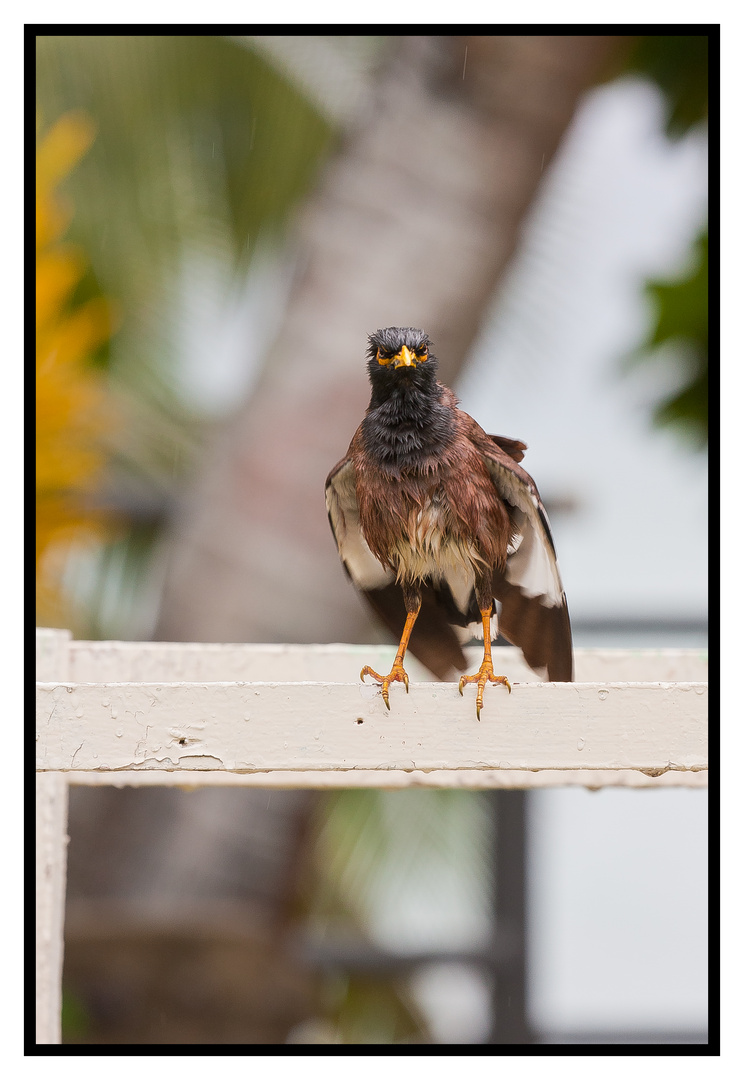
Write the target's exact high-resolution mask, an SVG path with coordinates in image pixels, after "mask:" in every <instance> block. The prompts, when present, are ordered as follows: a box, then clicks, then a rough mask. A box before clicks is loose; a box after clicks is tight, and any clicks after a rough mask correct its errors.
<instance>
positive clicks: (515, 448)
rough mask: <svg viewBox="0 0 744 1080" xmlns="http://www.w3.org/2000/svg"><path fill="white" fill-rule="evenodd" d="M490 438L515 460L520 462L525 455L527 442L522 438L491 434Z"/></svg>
mask: <svg viewBox="0 0 744 1080" xmlns="http://www.w3.org/2000/svg"><path fill="white" fill-rule="evenodd" d="M488 438H489V439H490V440H491V441H492V442H495V443H496V445H497V446H498V447H500V449H501V450H504V451H506V453H507V454H508V455H509V457H510V458H511V459H512V460H513V461H516V462H520V461H521V460H522V458H523V457H524V452H525V450H526V449H527V443H523V442H522V440H521V439H509V438H507V436H506V435H489V436H488Z"/></svg>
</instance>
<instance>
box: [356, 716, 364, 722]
mask: <svg viewBox="0 0 744 1080" xmlns="http://www.w3.org/2000/svg"><path fill="white" fill-rule="evenodd" d="M354 723H355V724H363V723H364V720H362V718H361V716H357V718H356V720H355V721H354Z"/></svg>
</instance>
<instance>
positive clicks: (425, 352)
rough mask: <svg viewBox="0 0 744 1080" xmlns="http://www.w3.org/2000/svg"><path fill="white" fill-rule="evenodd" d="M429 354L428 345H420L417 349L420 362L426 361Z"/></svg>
mask: <svg viewBox="0 0 744 1080" xmlns="http://www.w3.org/2000/svg"><path fill="white" fill-rule="evenodd" d="M428 352H429V350H428V349H427V347H426V345H419V346H418V348H417V349H416V356H417V357H418V358H419V360H426V357H427V355H428Z"/></svg>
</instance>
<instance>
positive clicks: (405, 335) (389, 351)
mask: <svg viewBox="0 0 744 1080" xmlns="http://www.w3.org/2000/svg"><path fill="white" fill-rule="evenodd" d="M436 367H437V360H436V357H435V356H434V355H433V353H432V352H431V341H430V340H429V335H428V334H426V333H425V332H424V331H423V330H417V329H415V327H413V326H388V327H386V328H385V329H384V330H376V331H375V332H374V334H370V335H369V348H368V349H367V370H368V371H369V377H370V381H371V383H372V389H373V396H381V397H383V398H385V397H388V396H389V395H390V394H391V393H394V392H395V391H396V390H397V389H399V388H400V389H402V388H403V387H411V389H416V390H419V391H424V392H426V391H427V390H428V389H430V388H432V387H433V386H434V385H435V383H436V375H435V373H436Z"/></svg>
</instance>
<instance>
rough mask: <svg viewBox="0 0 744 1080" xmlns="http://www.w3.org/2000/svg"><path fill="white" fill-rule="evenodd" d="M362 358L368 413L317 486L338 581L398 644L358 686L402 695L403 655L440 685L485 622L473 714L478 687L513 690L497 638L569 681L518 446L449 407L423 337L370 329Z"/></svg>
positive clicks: (546, 540)
mask: <svg viewBox="0 0 744 1080" xmlns="http://www.w3.org/2000/svg"><path fill="white" fill-rule="evenodd" d="M367 355H368V364H367V369H368V371H369V378H370V382H371V383H372V396H371V399H370V403H369V408H368V409H367V412H366V414H365V417H364V419H363V420H362V423H361V424H360V426H359V428H358V429H357V432H356V434H355V435H354V438H353V439H352V440H351V445H350V446H349V449H348V451H347V454H346V457H344V458H343V460H342V461H340V462H339V463H338V465H336V467H335V468H334V469H332V470H331V473H330V475H329V476H328V479H327V481H326V504H327V507H328V516H329V519H330V522H331V528H332V529H333V535H334V537H335V539H336V544H337V546H338V550H339V554H340V555H341V559H342V560H343V564H344V567H345V568H346V572H347V573H348V575H349V577H350V578H351V580H352V581H353V582H354V584H355V585H356V587H357V588H358V589H359V590H360V591H361V592H362V593H363V595H364V596H365V597H366V599H367V600H368V601H369V603H370V604H371V605H372V607H373V608H374V610H375V611H376V612H377V614H378V615H379V616H380V618H381V619H382V620H383V622H385V623H386V624H387V626H388V627H389V628H390V630H392V632H393V633H394V634H395V635H396V637H398V638H399V639H400V644H399V646H398V652H397V655H396V657H395V661H394V663H393V666H392V669H391V671H390V673H389V674H388V675H379V674H378V673H377V672H376V671H373V670H372V668H370V667H364V668H362V671H361V676H360V677H361V679H362V680H364V677H365V675H370V676H371V677H372V678H373V679H376V680H377V681H378V682H379V683H380V685H381V687H382V696H383V699H384V701H385V704H386V705H387V707H388V708H390V701H389V697H388V695H389V689H390V684H391V683H393V682H403V683H405V687H406V692H407V691H408V676H407V674H406V672H405V669H404V667H403V660H404V657H405V654H406V649H408V648H409V647H410V649H411V652H412V653H413V654H414V656H416V657H418V659H419V660H421V662H422V663H423V664H425V665H426V666H427V667H428V668H429V669H430V670H431V671H432V672H433V673H434V674H435V675H437V677H438V678H440V679H446V678H447V676H448V675H449V674H450V673H451V672H452V670H453V668H456V669H457V670H459V671H463V670H464V669H465V668H466V666H467V664H466V660H465V656H464V654H463V651H462V647H461V644H460V639H461V638H463V639H465V640H466V639H467V638H469V637H470V636H472V633H473V632H474V630H475V628H476V627H477V630H480V628H481V627H482V632H483V643H484V656H483V663H482V664H481V666H480V671H479V672H478V673H477V674H476V675H463V676H462V678H461V679H460V684H459V688H460V693H462V691H463V687H464V686H465V685H466V683H469V682H474V683H477V686H478V692H477V697H476V708H477V714H478V719H480V712H481V709H482V707H483V690H484V688H485V685H486V683H487V682H494V683H503V684H504V685H505V686H506V687H507V688H508V689H509V691H511V687H510V685H509V681H508V679H507V678H506V677H505V676H504V675H495V674H494V670H493V661H492V657H491V641H492V639H495V638H496V636H497V634H498V633H499V632H500V633H501V634H503V636H504V637H505V638H506V639H507V640H508V641H510V642H511V643H512V644H514V645H517V646H519V648H520V649H521V650H522V652H523V654H524V658H525V660H526V661H527V663H528V664H529V665H530V667H531V668H533V669H534V670H535V671H537V672H538V673H539V674H540V675H541V676H543V677H545V676H547V678H548V679H549V680H551V681H554V682H570V681H571V679H572V677H573V657H572V649H571V624H570V622H569V618H568V607H567V605H566V596H565V593H564V592H563V586H562V584H561V578H560V574H559V573H558V564H557V562H556V555H555V548H554V546H553V539H552V537H551V535H550V527H549V525H548V519H547V516H546V514H545V508H544V507H543V505H542V502H541V501H540V496H539V494H538V491H537V487H536V486H535V482H534V481H533V479H532V477H531V476H529V475H528V474H527V473H526V472H525V471H524V469H523V468H522V467H521V466H520V465H519V462H520V461H521V460H522V458H523V456H524V451H525V450H526V449H527V447H526V445H525V444H524V443H523V442H519V441H518V440H516V439H508V438H504V437H502V436H500V435H487V434H486V433H485V431H483V429H482V428H481V427H479V425H478V424H477V423H476V422H475V420H473V419H472V417H470V416H468V414H467V413H465V412H463V411H462V410H461V409H459V408H458V407H457V406H458V401H457V398H456V397H455V395H454V394H453V392H452V391H451V390H449V389H448V388H447V387H446V386H443V385H442V384H441V383H440V382H439V381H438V380H437V361H436V357H435V356H434V354H433V353H432V351H431V341H430V340H429V338H428V336H427V335H426V334H425V333H424V331H423V330H416V329H414V328H413V327H410V326H408V327H399V326H389V327H388V328H387V329H385V330H377V331H376V332H375V333H374V334H371V335H370V337H369V350H368V354H367ZM496 604H498V609H497V607H496ZM497 610H498V617H497ZM471 626H472V627H473V629H471V632H470V633H469V634H468V633H464V632H463V630H460V633H459V636H458V633H457V631H456V628H463V629H464V628H471ZM476 632H477V631H476Z"/></svg>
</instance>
